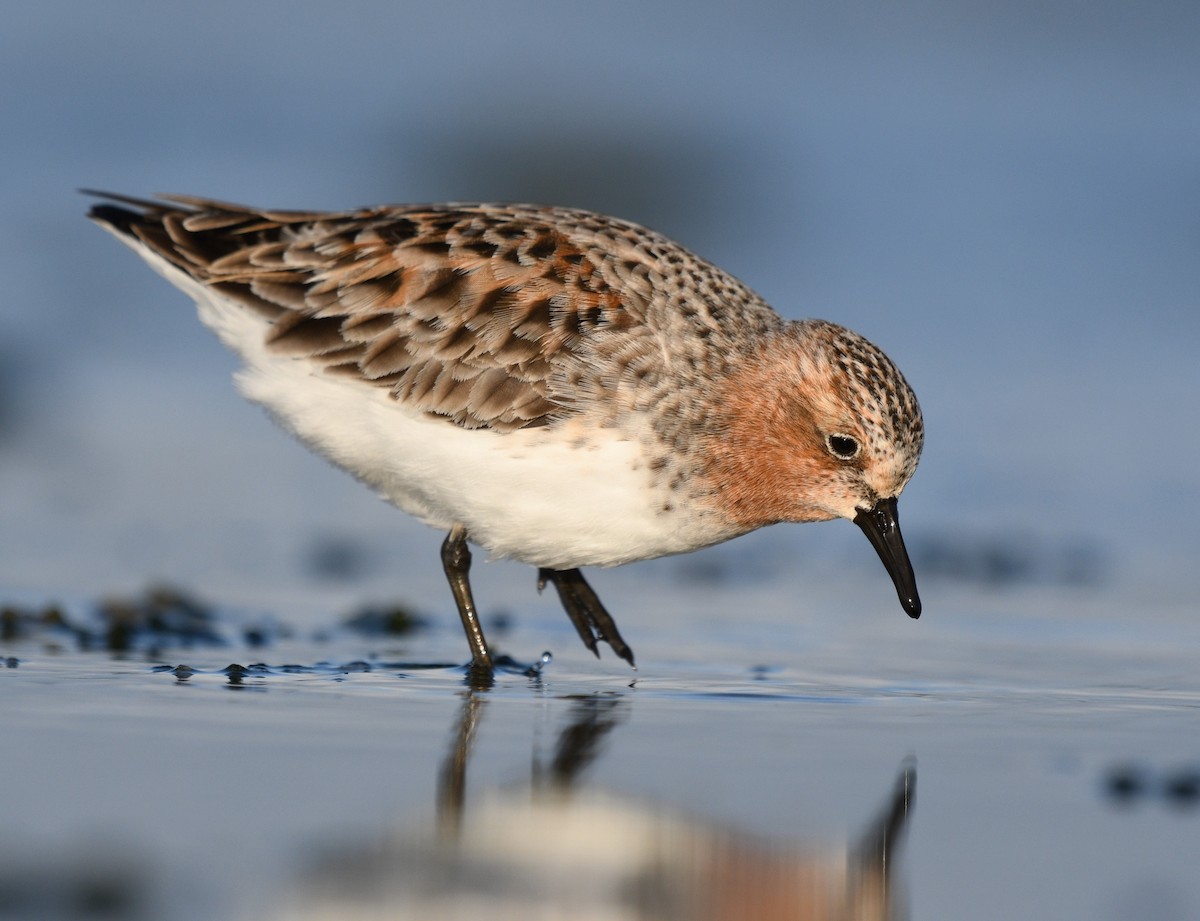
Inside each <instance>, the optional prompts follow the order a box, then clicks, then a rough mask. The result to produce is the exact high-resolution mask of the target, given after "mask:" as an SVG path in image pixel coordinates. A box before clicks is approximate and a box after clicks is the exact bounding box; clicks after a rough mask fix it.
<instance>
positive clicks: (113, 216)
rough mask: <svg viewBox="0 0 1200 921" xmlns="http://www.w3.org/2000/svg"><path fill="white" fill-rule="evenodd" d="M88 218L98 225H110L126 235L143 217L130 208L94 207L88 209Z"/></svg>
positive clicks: (113, 206) (105, 205) (107, 205)
mask: <svg viewBox="0 0 1200 921" xmlns="http://www.w3.org/2000/svg"><path fill="white" fill-rule="evenodd" d="M87 216H88V217H89V218H90V219H91V220H93V221H96V222H98V223H101V224H108V225H109V226H110V227H112V228H113V229H115V230H120V231H123V232H125V233H128V232H129V229H130V228H131V227H132V226H133V225H134V224H135V223H137V222H138V221H140V220H141V219H142V216H141V215H140V214H138V213H137V212H136V211H130V210H129V209H128V208H121V207H118V206H117V205H109V204H103V205H92V207H91V208H89V209H88V214H87Z"/></svg>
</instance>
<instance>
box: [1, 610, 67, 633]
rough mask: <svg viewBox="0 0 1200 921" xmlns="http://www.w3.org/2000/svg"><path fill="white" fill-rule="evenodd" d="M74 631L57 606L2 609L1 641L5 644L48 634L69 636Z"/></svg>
mask: <svg viewBox="0 0 1200 921" xmlns="http://www.w3.org/2000/svg"><path fill="white" fill-rule="evenodd" d="M72 629H73V628H72V627H71V626H70V624H69V623H68V622H67V617H66V615H65V614H63V611H62V608H60V607H59V606H58V605H55V604H47V605H41V606H33V607H23V606H19V605H12V604H8V605H5V606H4V607H3V608H0V641H3V642H5V643H15V642H17V641H19V640H25V639H29V638H31V637H33V636H37V635H44V634H46V633H60V634H68V633H70V632H71V631H72Z"/></svg>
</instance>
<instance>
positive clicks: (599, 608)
mask: <svg viewBox="0 0 1200 921" xmlns="http://www.w3.org/2000/svg"><path fill="white" fill-rule="evenodd" d="M547 582H553V583H554V588H555V589H556V590H557V591H558V597H559V599H560V600H561V601H562V606H563V609H564V610H565V611H566V612H567V617H569V618H571V623H573V624H574V625H575V630H576V631H577V632H578V633H579V638H580V639H581V640H583V645H584V646H586V647H587V648H588V649H590V650H591V651H592V652H594V653H595V654H596V657H597V658H599V656H600V650H599V649H597V648H596V639H597V638H599V639H602V640H604V642H606V643H608V645H609V646H611V647H612V650H613V652H615V653H616V654H617V655H619V656H620V657H621V658H622V659H624V660H625V661H626V662H628V663H629V664H630V665H633V667H634V668H637V666H636V665H634V663H633V650H632V649H630V648H629V644H628V643H626V642H625V641H624V640H623V639H621V633H620V631H619V630H617V625H616V622H615V621H614V620H613V619H612V615H610V614H609V613H608V611H606V610H605V609H604V604H603V603H602V602H601V601H600V598H599V596H597V595H596V593H595V592H594V591H592V587H591V586H590V585H588V584H587V580H586V579H584V578H583V573H581V572H580V571H579V570H578V569H539V570H538V591H541V590H542V589H543V588H545V587H546V583H547Z"/></svg>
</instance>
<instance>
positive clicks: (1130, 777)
mask: <svg viewBox="0 0 1200 921" xmlns="http://www.w3.org/2000/svg"><path fill="white" fill-rule="evenodd" d="M1103 789H1104V793H1105V795H1106V796H1107V797H1108V799H1109V800H1110V801H1111V802H1112V803H1113V804H1114V805H1117V806H1122V807H1129V806H1132V805H1134V804H1135V803H1137V802H1139V801H1141V800H1147V799H1158V800H1161V801H1162V802H1164V803H1165V804H1167V805H1168V806H1171V807H1173V808H1176V809H1189V810H1190V809H1194V808H1196V807H1197V806H1200V765H1188V766H1185V767H1181V768H1176V769H1173V770H1170V771H1163V772H1155V771H1153V770H1151V769H1150V768H1148V767H1145V766H1142V765H1137V764H1119V765H1116V766H1114V767H1112V768H1110V769H1109V770H1108V772H1107V773H1106V774H1105V777H1104V782H1103Z"/></svg>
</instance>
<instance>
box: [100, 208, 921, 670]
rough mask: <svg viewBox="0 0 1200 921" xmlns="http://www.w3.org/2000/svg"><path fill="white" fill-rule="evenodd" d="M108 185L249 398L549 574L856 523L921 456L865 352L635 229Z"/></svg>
mask: <svg viewBox="0 0 1200 921" xmlns="http://www.w3.org/2000/svg"><path fill="white" fill-rule="evenodd" d="M104 197H106V198H108V199H109V200H110V201H112V202H118V203H120V204H119V205H118V204H102V205H98V206H96V207H95V208H94V209H93V212H92V216H93V218H94V219H96V220H97V221H98V222H100V223H101V224H103V225H105V226H106V227H108V228H109V229H111V230H113V232H114V233H115V234H116V235H117V236H118V237H119V238H121V239H122V240H123V242H126V243H127V244H129V245H130V246H131V247H133V248H134V249H135V250H137V251H138V252H139V253H140V254H141V255H143V256H144V257H145V258H146V259H147V261H149V262H150V263H151V265H153V266H154V267H155V268H156V269H158V270H159V271H160V272H162V273H163V274H164V275H165V276H166V277H168V279H170V280H171V281H172V282H173V283H175V284H177V285H178V286H179V287H181V288H183V289H184V290H186V291H188V293H189V294H191V295H192V296H193V297H194V298H195V299H196V301H197V303H198V304H199V306H200V312H201V316H202V318H203V319H204V320H205V322H206V323H207V324H208V325H209V326H210V327H212V328H213V329H214V330H215V331H216V332H217V334H218V335H219V336H220V337H221V338H222V340H223V341H225V343H226V344H227V345H229V346H230V347H231V348H233V349H234V350H236V351H237V352H239V353H240V354H241V355H242V357H243V359H244V361H245V364H246V367H245V370H244V371H243V372H241V374H240V375H239V382H240V384H241V387H242V389H243V391H244V392H245V393H246V395H247V396H249V397H250V398H251V399H254V400H256V401H258V402H260V403H262V404H263V405H264V406H266V407H267V408H268V409H269V410H271V412H272V413H273V414H275V415H276V417H277V418H279V419H280V421H281V422H282V423H283V424H284V425H285V426H287V427H288V428H289V429H291V430H292V431H293V432H294V433H295V434H297V435H298V437H300V438H301V439H302V440H303V441H305V442H306V443H307V444H309V445H310V446H311V447H313V448H314V449H315V450H317V451H319V452H320V453H322V454H325V455H326V456H327V457H329V458H330V459H331V460H333V461H334V462H335V463H337V464H339V465H341V466H343V467H345V468H346V469H348V470H349V471H350V472H352V473H354V474H355V475H356V476H358V477H359V478H360V479H362V480H364V481H365V482H366V483H368V484H369V485H371V486H372V487H373V488H375V489H376V490H377V491H379V492H380V493H381V494H382V495H384V496H385V497H386V498H388V499H389V500H390V501H392V502H394V503H395V504H397V505H399V506H400V507H401V508H404V509H405V510H407V511H409V512H411V513H413V514H415V515H417V516H418V517H421V518H422V519H423V520H425V521H427V522H429V523H430V524H433V525H435V526H438V527H443V528H452V529H457V530H456V531H454V532H452V537H453V536H454V535H455V534H457V535H458V539H460V540H462V539H463V538H465V536H467V535H469V536H470V538H471V539H472V541H473V542H476V543H479V544H480V545H481V546H483V547H485V548H486V549H488V550H489V551H491V552H493V553H494V554H496V555H500V556H511V557H514V558H517V559H521V560H524V561H525V562H529V563H532V564H533V565H535V566H538V567H540V568H542V569H543V573H544V574H545V573H547V572H550V573H553V572H560V571H571V570H573V569H574V568H576V567H578V566H583V565H613V564H618V563H623V562H628V561H631V560H635V559H645V558H650V557H654V556H661V555H663V554H666V553H677V552H683V551H687V550H693V549H696V548H698V547H702V546H707V545H709V544H712V543H716V542H718V541H721V540H726V539H728V538H730V537H734V536H736V535H738V534H741V533H745V532H746V531H748V530H751V529H753V528H756V527H760V526H762V525H765V524H770V523H773V522H776V521H815V520H821V519H825V518H832V517H837V516H841V517H847V518H854V519H855V520H856V521H857V520H859V518H860V517H861V515H860V513H863V512H864V511H865V510H867V509H874V508H876V507H877V506H879V504H880V503H881V502H883V501H884V500H888V501H892V500H894V498H895V497H896V496H897V495H898V494H899V492H900V491H901V490H902V489H903V487H904V485H905V483H907V481H908V479H909V478H910V477H911V476H912V474H913V471H914V470H915V467H916V463H917V459H918V457H919V455H920V451H921V444H922V439H923V427H922V422H921V413H920V409H919V407H918V405H917V402H916V398H915V397H914V396H913V394H912V391H911V389H910V388H909V387H908V385H907V383H906V382H905V381H904V378H903V377H902V376H901V374H900V373H899V371H898V370H897V369H896V368H895V366H894V365H893V364H892V363H891V361H890V360H889V359H888V358H887V357H886V356H885V355H884V354H883V353H882V352H881V351H879V350H878V349H877V348H876V347H875V346H873V345H871V344H870V343H869V342H867V340H865V339H863V338H862V337H860V336H858V335H857V334H855V333H853V332H850V331H849V330H846V329H844V328H842V327H840V326H837V325H835V324H832V323H827V322H824V321H818V320H813V321H802V322H788V321H785V320H783V319H782V318H781V317H780V316H779V315H778V314H776V313H775V312H774V311H773V310H772V309H771V308H770V307H768V306H767V305H766V304H765V303H764V302H763V301H762V299H761V298H759V297H758V295H756V294H755V293H754V292H753V291H751V290H750V289H749V288H747V287H746V286H745V285H743V284H742V283H741V282H739V281H737V280H736V279H734V278H732V277H731V276H729V275H727V274H726V273H724V272H722V271H721V270H720V269H718V268H716V267H715V266H713V265H711V264H710V263H708V262H705V261H704V260H702V259H700V258H698V257H697V256H695V255H693V254H692V253H690V252H688V251H687V250H685V249H683V248H682V247H680V246H679V245H677V244H675V243H673V242H672V241H670V240H668V239H666V238H665V237H663V236H661V235H659V234H656V233H654V232H652V231H649V230H646V229H644V228H642V227H639V226H637V225H635V224H631V223H628V222H625V221H620V220H616V219H613V218H607V217H603V216H601V215H597V214H592V213H589V212H585V211H576V210H569V209H564V208H545V207H537V206H529V205H491V204H450V205H412V206H410V205H400V206H384V207H377V208H367V209H362V210H357V211H346V212H337V213H324V212H296V211H270V210H260V209H254V208H247V207H243V206H240V205H230V204H223V203H218V202H213V201H209V200H205V199H199V198H190V197H182V196H171V197H168V198H164V199H162V200H160V201H155V202H152V201H142V200H138V199H130V198H125V197H123V196H112V195H106V196H104ZM126 206H132V208H130V207H126ZM831 436H833V437H836V438H839V439H849V441H839V442H836V444H838V445H848V444H851V443H853V444H854V445H855V446H856V452H855V453H854V454H853V456H840V455H839V454H838V453H836V452H835V451H834V449H833V446H832V445H833V444H834V443H833V442H830V440H829V439H830V437H831ZM892 509H893V514H892V518H893V521H892V525H893V526H894V501H893V502H892ZM881 514H882V513H881ZM860 524H861V521H860ZM884 532H885V533H886V532H887V528H886V527H885V528H884ZM894 539H895V540H897V541H898V540H899V532H898V531H896V532H895V536H894ZM872 541H873V542H875V538H874V537H872ZM463 547H464V548H465V542H464V543H463ZM877 547H878V544H877ZM901 549H902V544H901ZM881 553H882V551H881ZM886 562H888V560H887V559H886V558H885V563H886ZM888 565H889V568H891V565H892V564H891V563H888ZM904 565H905V566H907V559H906V558H905V559H904ZM447 568H448V573H449V572H450V564H449V563H447ZM895 575H896V573H895V572H893V576H894V577H895ZM544 578H546V576H545V575H544ZM909 579H910V581H911V571H910V575H909ZM463 580H464V583H465V570H464V576H463ZM452 584H453V579H452ZM556 585H557V586H558V587H559V588H560V591H562V584H561V583H560V582H558V581H557V580H556ZM897 585H898V588H899V587H900V585H899V582H898V583H897ZM589 591H590V590H589ZM902 594H903V592H902ZM912 595H913V599H914V600H915V589H914V590H913V592H912ZM564 603H568V602H567V599H566V598H564ZM598 604H599V603H598V600H597V601H596V605H597V606H598ZM460 608H461V603H460ZM916 609H917V610H919V604H918V605H917V608H916ZM568 610H569V612H570V605H569V603H568ZM911 612H912V608H911V607H910V613H911ZM464 619H465V615H464ZM572 619H573V620H576V617H575V615H574V614H572ZM576 623H577V626H578V625H579V623H578V621H576ZM581 632H582V631H581ZM613 632H615V627H614V628H613ZM603 638H606V639H608V637H606V636H605V637H603ZM586 639H587V638H586V637H585V642H586ZM476 658H477V659H478V655H477V656H476ZM628 658H632V657H631V655H630V656H628Z"/></svg>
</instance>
